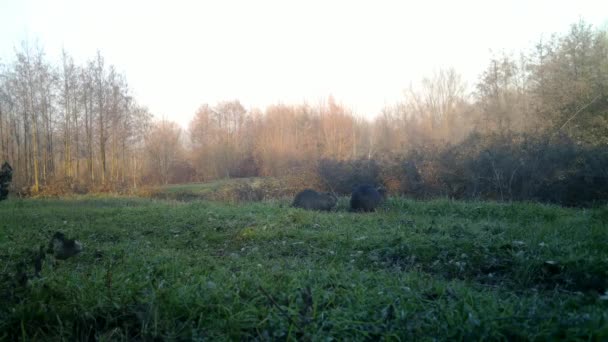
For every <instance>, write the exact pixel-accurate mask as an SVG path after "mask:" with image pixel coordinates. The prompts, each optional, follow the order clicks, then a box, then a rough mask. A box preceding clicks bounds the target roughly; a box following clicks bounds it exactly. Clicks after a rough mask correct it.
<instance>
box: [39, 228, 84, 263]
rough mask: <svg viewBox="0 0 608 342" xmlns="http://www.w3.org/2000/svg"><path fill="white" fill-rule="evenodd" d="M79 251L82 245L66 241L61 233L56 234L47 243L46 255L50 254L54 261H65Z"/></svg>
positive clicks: (71, 240) (77, 242)
mask: <svg viewBox="0 0 608 342" xmlns="http://www.w3.org/2000/svg"><path fill="white" fill-rule="evenodd" d="M81 251H82V244H81V243H80V242H79V241H76V240H74V239H66V237H65V235H64V234H63V233H61V232H57V233H55V235H53V238H52V239H51V242H50V243H49V249H48V250H47V253H52V254H53V255H54V256H55V258H56V259H60V260H65V259H67V258H69V257H71V256H74V255H76V254H78V253H80V252H81Z"/></svg>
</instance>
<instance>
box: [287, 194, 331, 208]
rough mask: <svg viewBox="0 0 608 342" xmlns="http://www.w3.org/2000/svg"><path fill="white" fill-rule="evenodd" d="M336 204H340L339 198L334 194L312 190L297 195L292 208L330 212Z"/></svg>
mask: <svg viewBox="0 0 608 342" xmlns="http://www.w3.org/2000/svg"><path fill="white" fill-rule="evenodd" d="M336 203H338V198H337V197H336V196H335V195H334V194H332V193H329V192H325V193H319V192H316V191H315V190H312V189H306V190H303V191H300V192H299V193H298V194H297V195H296V197H295V198H294V200H293V204H292V205H291V206H292V207H295V208H302V209H307V210H325V211H330V210H331V209H332V208H333V207H334V206H335V205H336Z"/></svg>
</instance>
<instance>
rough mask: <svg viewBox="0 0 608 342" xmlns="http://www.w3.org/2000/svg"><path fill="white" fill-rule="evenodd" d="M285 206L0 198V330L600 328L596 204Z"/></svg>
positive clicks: (601, 220) (32, 334) (602, 282)
mask: <svg viewBox="0 0 608 342" xmlns="http://www.w3.org/2000/svg"><path fill="white" fill-rule="evenodd" d="M186 189H187V190H188V191H189V192H192V187H186ZM182 190H183V189H182ZM172 191H174V192H179V191H180V189H177V188H174V189H172ZM194 192H196V191H194ZM190 199H192V198H190ZM289 204H290V202H289V199H287V198H285V199H277V200H265V201H260V202H217V201H205V200H197V199H196V198H194V200H191V201H178V200H169V199H154V198H152V199H151V198H127V197H94V196H82V197H71V198H57V199H25V200H21V199H10V200H8V201H4V202H1V203H0V232H1V234H0V298H1V300H0V302H2V305H1V306H0V340H7V341H8V340H41V341H50V340H68V341H74V340H99V341H120V340H163V341H165V340H194V341H202V340H315V341H318V340H323V341H330V340H377V339H385V340H413V339H414V340H422V341H425V340H429V341H430V340H467V341H468V340H481V339H485V340H551V339H559V340H607V339H608V293H606V290H607V286H608V248H607V247H608V228H607V223H608V208H607V207H606V206H601V207H596V208H592V209H574V208H562V207H557V206H548V205H541V204H534V203H494V202H457V201H450V200H433V201H413V200H408V199H403V198H391V199H389V200H388V201H387V202H386V203H385V204H384V205H383V207H382V208H380V209H379V210H378V211H377V212H375V213H370V214H359V213H350V212H348V211H347V207H348V199H347V198H341V199H340V202H339V205H338V208H337V209H336V210H335V211H334V212H327V213H326V212H322V213H321V212H310V211H304V210H300V209H294V208H290V207H289ZM56 231H61V232H64V233H65V234H66V235H67V236H69V237H74V238H77V239H78V240H79V241H81V242H82V243H83V245H84V250H83V251H82V253H81V254H79V255H77V256H75V257H73V258H70V259H67V260H53V259H52V258H51V257H50V256H47V258H46V259H45V262H44V264H43V266H42V270H41V272H40V276H39V277H36V276H35V275H34V265H33V256H34V255H35V252H36V251H37V250H38V249H39V248H40V246H46V245H48V241H49V239H50V237H51V236H52V234H53V233H54V232H56ZM24 277H26V279H27V281H25V279H24Z"/></svg>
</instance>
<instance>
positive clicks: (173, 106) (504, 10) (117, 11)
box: [0, 0, 608, 126]
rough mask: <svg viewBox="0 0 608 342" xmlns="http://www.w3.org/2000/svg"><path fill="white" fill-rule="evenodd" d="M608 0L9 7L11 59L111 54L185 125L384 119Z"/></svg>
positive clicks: (2, 9) (603, 11) (0, 53)
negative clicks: (333, 102) (301, 117)
mask: <svg viewBox="0 0 608 342" xmlns="http://www.w3.org/2000/svg"><path fill="white" fill-rule="evenodd" d="M580 18H583V19H584V20H585V21H587V22H588V23H591V24H593V25H594V26H596V27H603V28H606V27H608V1H606V0H596V1H581V0H576V1H574V0H569V1H561V0H560V1H533V0H514V1H508V0H503V1H429V0H419V1H378V0H376V1H330V0H325V1H322V0H314V1H313V0H306V1H304V0H303V1H288V0H276V1H266V0H257V1H254V0H249V1H248V0H243V1H236V0H228V1H227V0H217V1H176V0H168V1H127V0H103V1H87V0H72V1H43V0H39V1H31V0H27V1H24V0H14V1H9V0H0V60H1V61H3V62H5V63H6V62H9V61H12V60H13V58H14V53H13V51H14V48H15V47H18V46H19V44H20V42H21V41H22V40H24V39H29V40H30V41H35V40H37V41H38V42H39V43H40V44H41V45H42V46H43V47H44V49H45V51H46V52H47V55H48V56H49V57H50V59H51V60H54V61H55V60H59V55H60V52H61V48H62V47H65V48H66V50H67V51H68V52H70V53H71V54H72V55H73V56H74V57H75V59H76V60H77V62H79V63H81V62H84V61H85V60H86V59H87V58H90V57H93V56H94V54H95V52H96V50H97V49H99V50H100V51H101V52H102V54H103V55H104V56H105V57H106V60H107V61H108V62H109V63H112V64H114V65H116V67H117V68H118V70H120V71H122V72H124V73H125V74H126V76H127V79H128V81H129V84H130V85H131V88H132V89H133V90H134V92H135V96H136V97H137V99H138V101H139V102H140V103H142V104H144V105H147V106H148V107H149V108H150V110H151V111H152V112H153V113H154V114H155V115H156V116H158V117H161V116H163V117H165V118H168V119H171V120H175V121H177V122H179V123H180V124H181V125H183V126H187V123H188V122H189V120H190V119H191V117H192V116H193V114H194V112H195V111H196V109H197V108H198V107H199V106H200V105H201V104H202V103H210V104H215V103H216V102H217V101H221V100H231V99H239V100H240V101H241V103H243V105H244V106H246V107H248V108H250V107H259V108H263V107H265V106H266V105H268V104H272V103H277V102H279V101H280V102H284V103H300V102H302V101H305V100H306V101H308V102H310V103H317V101H318V100H319V99H321V98H325V97H327V96H328V95H330V94H332V95H333V96H334V97H335V98H336V99H337V100H338V101H340V102H342V103H344V104H345V105H347V106H349V107H350V108H352V109H354V110H355V111H356V112H357V113H358V114H361V115H365V116H367V117H373V116H374V115H376V114H377V113H378V112H379V111H380V109H381V108H382V107H383V106H384V105H385V104H394V103H395V102H397V101H398V100H400V99H401V98H402V96H403V90H404V89H406V88H407V87H408V86H409V84H410V83H411V82H413V83H416V82H418V81H419V80H420V79H421V78H422V77H424V76H430V75H432V73H433V71H434V70H437V69H438V68H441V67H454V68H455V69H456V70H457V71H458V72H459V73H461V74H462V75H463V76H464V78H465V79H466V80H467V82H468V83H469V84H470V85H472V84H473V83H474V82H475V80H476V79H477V76H478V75H479V73H480V72H481V71H482V70H483V69H484V67H485V66H486V65H487V63H488V61H489V58H490V56H491V52H492V51H494V52H500V51H503V50H504V51H507V52H519V51H521V50H523V49H528V48H530V47H531V46H532V45H533V44H534V42H537V41H538V40H539V39H540V37H541V35H543V34H544V36H545V37H548V35H549V34H550V33H556V32H565V31H567V30H568V28H569V25H570V24H572V23H574V22H576V21H578V20H579V19H580Z"/></svg>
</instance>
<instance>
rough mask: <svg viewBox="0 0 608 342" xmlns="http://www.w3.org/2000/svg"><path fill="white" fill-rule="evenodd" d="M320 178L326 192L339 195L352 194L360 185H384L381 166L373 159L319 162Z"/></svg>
mask: <svg viewBox="0 0 608 342" xmlns="http://www.w3.org/2000/svg"><path fill="white" fill-rule="evenodd" d="M318 173H319V178H320V180H321V182H322V183H323V184H325V186H326V187H327V189H326V190H330V191H334V192H336V193H338V194H350V193H351V191H352V190H353V188H354V187H355V186H357V185H360V184H373V185H380V184H383V182H382V178H381V177H380V165H378V164H377V163H376V161H375V160H373V159H357V160H350V161H336V160H329V159H324V160H321V161H320V162H319V167H318Z"/></svg>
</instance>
